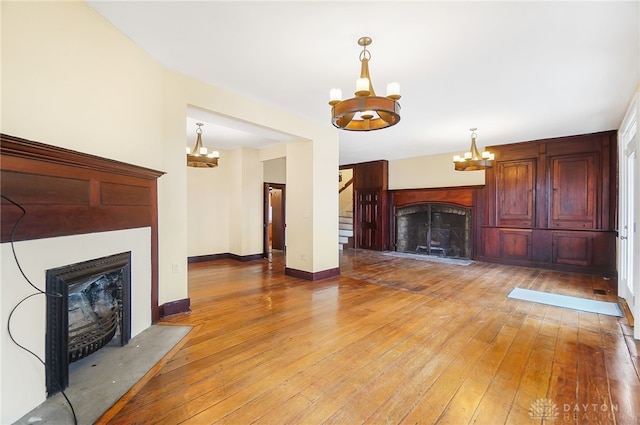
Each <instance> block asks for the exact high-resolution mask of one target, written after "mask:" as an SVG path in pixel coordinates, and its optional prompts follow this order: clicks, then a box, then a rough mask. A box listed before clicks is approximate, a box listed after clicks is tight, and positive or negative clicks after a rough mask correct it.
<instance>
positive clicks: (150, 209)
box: [0, 134, 164, 322]
mask: <svg viewBox="0 0 640 425" xmlns="http://www.w3.org/2000/svg"><path fill="white" fill-rule="evenodd" d="M0 174H1V175H0V179H1V192H2V195H4V196H6V197H7V198H9V199H11V200H12V201H13V202H15V203H17V204H19V205H20V206H22V207H23V208H24V209H25V210H26V214H25V215H24V218H23V219H22V221H21V222H20V225H19V227H17V228H16V232H15V234H14V235H13V240H14V241H25V240H34V239H44V238H52V237H58V236H71V235H80V234H87V233H97V232H106V231H112V230H123V229H135V228H142V227H150V228H151V310H152V321H153V322H155V321H157V320H158V319H159V317H160V314H159V308H158V201H157V179H158V178H159V177H160V176H162V175H163V174H164V172H162V171H156V170H152V169H149V168H144V167H139V166H135V165H131V164H126V163H123V162H119V161H114V160H111V159H106V158H100V157H97V156H94V155H89V154H85V153H81V152H76V151H72V150H69V149H64V148H60V147H56V146H51V145H47V144H44V143H40V142H35V141H31V140H26V139H22V138H19V137H15V136H10V135H6V134H1V135H0ZM0 215H1V219H2V223H1V224H2V234H1V241H2V242H3V243H5V242H9V241H10V240H11V238H12V229H13V227H14V225H15V223H16V222H17V220H19V219H20V217H21V216H22V211H21V210H20V209H19V208H18V207H16V206H15V205H12V204H11V203H10V202H8V201H6V200H5V199H2V203H1V204H0Z"/></svg>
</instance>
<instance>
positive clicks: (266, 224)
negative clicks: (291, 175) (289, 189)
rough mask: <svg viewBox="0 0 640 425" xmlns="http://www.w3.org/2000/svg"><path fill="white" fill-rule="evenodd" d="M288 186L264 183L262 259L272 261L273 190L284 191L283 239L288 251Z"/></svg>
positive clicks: (285, 248)
mask: <svg viewBox="0 0 640 425" xmlns="http://www.w3.org/2000/svg"><path fill="white" fill-rule="evenodd" d="M286 186H287V185H286V184H282V183H268V182H264V183H263V186H262V203H263V207H262V208H263V209H262V257H263V258H268V259H270V258H271V257H270V255H269V254H270V250H269V205H270V202H269V190H270V189H271V188H274V189H280V190H282V237H283V239H284V251H285V252H286V250H287V233H286V227H287V224H286V209H287V208H286V205H287V204H286V201H287V195H286Z"/></svg>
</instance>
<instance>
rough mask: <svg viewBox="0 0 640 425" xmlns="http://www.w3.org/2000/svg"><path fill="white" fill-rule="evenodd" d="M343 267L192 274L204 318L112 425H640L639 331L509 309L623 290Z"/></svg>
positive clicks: (524, 273) (542, 310) (254, 265)
mask: <svg viewBox="0 0 640 425" xmlns="http://www.w3.org/2000/svg"><path fill="white" fill-rule="evenodd" d="M340 255H341V258H340V265H341V276H340V277H337V278H332V279H327V280H324V281H320V282H313V283H312V282H307V281H302V280H299V279H295V278H291V277H288V276H284V274H283V268H284V265H283V261H282V258H281V257H276V258H275V259H274V261H273V262H272V263H268V262H266V261H263V260H261V261H253V262H247V263H240V262H236V261H232V260H219V261H214V262H209V263H196V264H192V265H190V267H189V296H190V298H191V303H192V312H191V313H188V314H181V315H177V316H174V317H170V318H167V319H164V320H163V321H162V324H166V325H172V324H180V325H185V324H188V325H193V326H194V329H193V331H191V333H190V334H189V335H188V336H187V337H186V338H185V340H183V342H182V343H181V345H179V346H178V347H176V348H175V349H174V350H173V351H172V352H171V353H170V354H169V355H168V356H167V357H166V358H165V359H164V361H163V362H161V363H160V364H159V365H157V366H156V367H154V368H153V369H152V371H151V372H150V373H149V375H148V376H147V377H145V379H143V381H141V382H140V383H139V384H138V385H137V386H136V387H134V388H133V389H132V391H130V392H129V393H128V394H127V395H125V396H124V397H123V399H122V400H121V401H120V402H118V403H117V404H116V405H115V406H114V407H113V408H112V409H111V410H110V411H108V412H107V413H106V414H105V415H104V416H103V418H101V420H100V421H99V422H98V423H109V424H155V423H158V424H182V423H184V424H214V423H221V424H222V423H224V424H364V423H366V424H413V423H422V424H436V423H437V424H491V425H493V424H503V423H504V424H541V423H554V424H587V423H593V424H619V425H632V424H640V375H639V370H640V360H639V357H638V348H639V346H640V344H639V343H638V342H637V341H635V340H633V338H632V328H631V326H630V324H629V322H628V319H627V318H616V317H611V316H605V315H598V314H593V313H584V312H578V311H574V310H569V309H563V308H558V307H550V306H544V305H540V304H534V303H530V302H526V301H519V300H514V299H510V298H507V294H508V293H509V292H510V291H511V289H512V288H513V287H515V286H518V287H521V288H529V289H536V290H543V291H550V292H555V293H561V294H568V295H574V296H580V297H586V298H592V299H599V300H604V301H614V302H616V301H618V298H617V296H616V282H615V281H614V280H605V279H604V278H602V277H597V276H589V275H580V274H570V273H560V272H553V271H547V270H537V269H528V268H517V267H509V266H502V265H496V264H487V263H472V264H470V265H467V266H463V265H456V264H445V263H437V262H432V261H425V260H415V259H408V258H397V257H392V256H388V255H384V254H382V253H377V252H371V251H363V250H359V251H355V250H347V251H345V252H344V253H342V254H340ZM594 289H603V290H605V291H606V293H607V295H596V294H594V292H593V290H594ZM544 403H547V404H546V406H547V408H546V410H544V409H542V410H537V411H536V412H537V413H536V412H533V411H532V409H533V408H536V407H541V408H543V407H544ZM533 413H536V414H533ZM556 413H557V416H556V415H555V414H556ZM543 417H546V418H547V419H541V418H543ZM552 419H553V420H552Z"/></svg>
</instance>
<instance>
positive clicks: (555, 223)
mask: <svg viewBox="0 0 640 425" xmlns="http://www.w3.org/2000/svg"><path fill="white" fill-rule="evenodd" d="M597 163H599V161H598V158H597V157H596V155H595V154H586V155H568V156H560V157H554V158H551V190H552V192H551V215H550V219H551V220H550V221H551V222H550V223H549V227H564V228H585V229H595V228H596V202H597V198H598V191H597V190H596V189H597V187H596V181H598V174H599V173H598V169H597V167H596V164H597Z"/></svg>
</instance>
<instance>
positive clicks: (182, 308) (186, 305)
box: [160, 298, 191, 317]
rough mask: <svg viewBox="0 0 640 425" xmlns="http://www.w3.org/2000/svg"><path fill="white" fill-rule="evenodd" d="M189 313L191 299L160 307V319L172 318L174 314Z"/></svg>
mask: <svg viewBox="0 0 640 425" xmlns="http://www.w3.org/2000/svg"><path fill="white" fill-rule="evenodd" d="M189 311H191V299H190V298H183V299H181V300H176V301H169V302H168V303H164V304H162V305H161V306H160V317H167V316H172V315H174V314H180V313H187V312H189Z"/></svg>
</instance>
